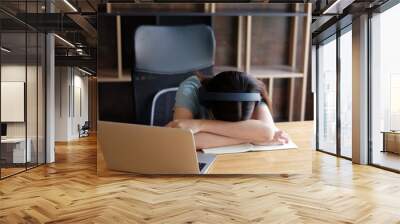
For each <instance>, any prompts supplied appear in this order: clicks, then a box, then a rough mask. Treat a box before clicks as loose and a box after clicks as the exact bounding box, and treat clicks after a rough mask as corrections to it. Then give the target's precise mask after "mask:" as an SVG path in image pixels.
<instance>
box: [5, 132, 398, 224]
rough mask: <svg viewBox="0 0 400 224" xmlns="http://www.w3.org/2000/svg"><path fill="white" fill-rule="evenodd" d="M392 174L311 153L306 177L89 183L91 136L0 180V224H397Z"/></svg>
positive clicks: (164, 178) (93, 155)
mask: <svg viewBox="0 0 400 224" xmlns="http://www.w3.org/2000/svg"><path fill="white" fill-rule="evenodd" d="M399 199H400V175H398V174H395V173H390V172H387V171H383V170H380V169H377V168H373V167H368V166H358V165H352V164H351V162H350V161H347V160H343V159H337V158H335V157H332V156H330V155H326V154H322V153H318V152H315V153H314V164H313V174H312V175H290V176H248V175H247V176H213V177H168V176H162V177H154V176H153V177H145V176H140V177H133V176H131V177H127V176H120V177H118V176H117V177H102V178H101V177H97V176H96V141H95V138H94V137H91V138H86V139H84V140H81V141H77V142H71V143H69V144H59V145H57V163H55V164H52V165H48V166H42V167H40V168H37V169H34V170H30V171H28V172H26V173H23V174H20V175H17V176H14V177H11V178H8V179H6V180H3V181H0V223H46V222H47V223H373V224H375V223H385V224H386V223H400V200H399Z"/></svg>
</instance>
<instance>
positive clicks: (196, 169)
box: [98, 121, 215, 174]
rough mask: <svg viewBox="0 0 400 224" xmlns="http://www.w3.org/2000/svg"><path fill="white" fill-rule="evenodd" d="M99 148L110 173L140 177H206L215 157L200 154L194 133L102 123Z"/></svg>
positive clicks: (99, 125)
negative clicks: (117, 172) (135, 174)
mask: <svg viewBox="0 0 400 224" xmlns="http://www.w3.org/2000/svg"><path fill="white" fill-rule="evenodd" d="M98 129H99V130H98V137H99V138H98V139H99V147H100V149H101V150H102V151H103V156H104V160H105V162H106V164H107V167H108V169H110V170H115V171H124V172H134V173H139V174H205V173H207V171H208V169H209V168H210V166H211V165H212V163H213V162H214V161H215V155H212V154H204V153H201V152H197V151H196V146H195V143H194V136H193V134H192V132H191V131H189V130H183V129H179V128H167V127H154V126H146V125H137V124H126V123H117V122H108V121H99V122H98Z"/></svg>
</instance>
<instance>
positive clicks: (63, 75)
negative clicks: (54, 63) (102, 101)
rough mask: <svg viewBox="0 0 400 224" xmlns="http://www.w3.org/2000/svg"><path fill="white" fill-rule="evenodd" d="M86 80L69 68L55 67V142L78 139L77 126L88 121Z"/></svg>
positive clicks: (78, 72) (77, 71)
mask: <svg viewBox="0 0 400 224" xmlns="http://www.w3.org/2000/svg"><path fill="white" fill-rule="evenodd" d="M88 105H89V103H88V78H87V77H86V76H83V73H81V72H80V71H79V70H77V69H75V68H71V67H56V91H55V124H56V127H55V128H56V131H55V140H56V141H70V140H73V139H77V138H78V137H79V133H78V125H83V124H84V123H85V121H87V120H88Z"/></svg>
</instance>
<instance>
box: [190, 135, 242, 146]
mask: <svg viewBox="0 0 400 224" xmlns="http://www.w3.org/2000/svg"><path fill="white" fill-rule="evenodd" d="M194 139H195V143H196V149H205V148H212V147H221V146H228V145H238V144H244V143H248V141H246V140H243V139H235V138H229V137H226V136H222V135H216V134H212V133H206V132H199V133H196V134H195V135H194Z"/></svg>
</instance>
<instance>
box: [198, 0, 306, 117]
mask: <svg viewBox="0 0 400 224" xmlns="http://www.w3.org/2000/svg"><path fill="white" fill-rule="evenodd" d="M303 5H304V7H301V6H303ZM215 7H216V5H215V3H206V4H205V10H206V11H208V12H210V11H211V12H213V11H215ZM292 10H293V11H294V12H299V11H302V12H305V13H306V14H307V15H306V16H303V17H297V16H296V17H291V18H290V23H291V24H290V37H289V45H290V46H289V47H288V49H289V52H287V55H288V59H287V61H288V64H278V65H259V64H254V63H253V61H252V60H253V58H252V54H253V52H252V37H253V35H254V32H253V30H255V29H259V27H254V19H256V18H253V17H252V16H237V17H235V20H236V21H235V25H237V28H236V29H237V38H236V43H233V44H232V43H231V44H232V46H231V47H235V48H236V59H235V60H234V61H236V64H229V65H218V64H217V65H216V67H215V71H216V72H220V71H226V70H239V71H245V72H247V73H248V74H250V75H253V76H254V77H256V78H258V79H263V80H265V79H267V80H269V81H268V86H269V88H268V91H269V95H270V97H271V99H272V98H273V89H274V88H273V87H274V80H276V79H289V80H290V81H289V82H290V88H289V102H288V103H289V106H288V110H289V111H288V114H289V115H288V116H289V121H293V114H294V98H295V84H296V82H297V81H298V80H302V87H301V88H302V89H301V108H300V120H304V119H305V109H306V107H305V106H306V93H307V92H306V90H307V78H308V77H307V75H308V66H309V65H308V64H309V49H310V24H311V4H294V5H293V8H292ZM300 18H302V20H303V21H300ZM218 19H219V18H218V17H213V18H212V26H213V27H214V25H215V23H216V22H218V21H217V20H218ZM300 22H302V24H300ZM300 25H301V27H302V36H300V35H299V26H300ZM214 28H215V27H214ZM215 31H216V32H219V31H218V29H215ZM261 38H263V37H262V36H261ZM299 40H301V41H302V44H299ZM300 51H301V53H300ZM299 54H301V55H302V57H301V63H300V62H299V61H300V60H297V59H298V55H299Z"/></svg>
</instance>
